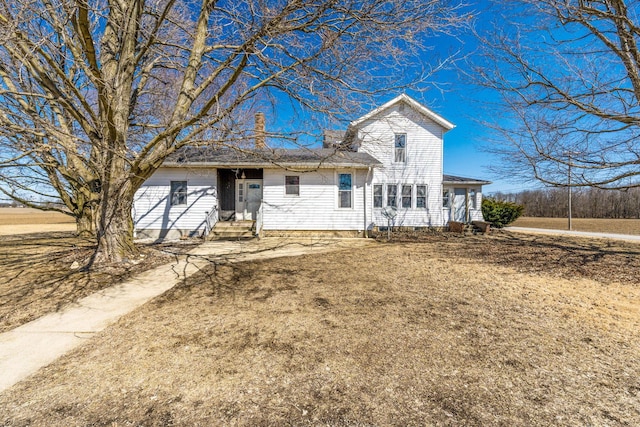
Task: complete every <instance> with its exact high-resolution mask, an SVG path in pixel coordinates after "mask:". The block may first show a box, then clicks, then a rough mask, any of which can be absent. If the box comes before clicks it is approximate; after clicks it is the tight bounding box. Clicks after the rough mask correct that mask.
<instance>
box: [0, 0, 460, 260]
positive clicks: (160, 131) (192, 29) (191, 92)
mask: <svg viewBox="0 0 640 427" xmlns="http://www.w3.org/2000/svg"><path fill="white" fill-rule="evenodd" d="M458 12H459V10H458V8H457V7H456V6H455V5H452V4H451V3H449V2H448V1H444V0H443V1H438V0H364V1H361V0H357V1H356V0H329V1H326V0H322V1H321V0H288V1H284V0H273V1H270V0H268V1H264V0H240V1H227V0H219V1H215V0H202V1H200V2H185V1H181V0H152V1H144V0H130V1H126V2H116V1H111V0H98V1H95V2H88V1H86V0H36V1H25V0H8V1H5V2H2V3H1V4H0V28H1V29H0V40H2V44H1V45H0V153H1V156H0V162H1V163H0V169H1V170H2V174H0V179H3V180H4V182H5V184H4V187H0V188H4V190H5V191H6V192H8V193H10V194H12V195H13V196H14V197H23V196H22V195H23V194H25V193H26V192H27V191H36V192H41V193H47V192H50V193H52V194H54V195H56V196H57V197H59V198H60V199H62V200H63V201H64V202H65V204H66V206H67V207H68V208H70V209H72V210H73V212H74V215H77V218H78V219H79V220H82V219H83V218H84V219H85V220H86V217H87V216H90V218H89V221H93V222H94V223H95V224H96V232H97V240H98V251H97V253H96V260H98V261H107V262H116V261H121V260H123V259H126V258H129V257H132V256H135V255H136V248H135V245H134V244H133V223H132V218H131V208H132V204H133V197H134V193H135V191H136V190H137V189H138V188H139V187H140V185H141V184H142V183H143V182H144V181H145V179H147V178H148V177H149V176H150V175H151V174H152V173H153V172H154V171H155V170H156V169H157V168H158V167H159V166H160V165H161V164H162V162H163V161H164V159H165V158H166V157H167V156H168V155H170V154H172V153H173V152H175V151H176V150H178V149H179V148H181V147H183V146H185V145H199V144H202V145H204V144H227V145H234V144H235V141H241V140H242V139H243V137H244V136H245V135H246V128H244V125H245V124H246V123H243V121H242V120H240V118H241V117H242V116H243V115H246V114H247V112H248V111H250V110H252V108H255V106H256V105H261V106H262V107H264V105H265V103H269V102H270V103H274V104H275V103H282V102H288V103H291V104H293V105H297V106H298V107H300V108H303V109H305V110H306V111H309V112H316V113H323V114H329V115H339V114H344V113H345V112H348V111H350V110H351V109H353V108H354V106H356V105H358V103H359V102H361V101H362V100H363V99H366V97H367V96H372V95H373V94H375V93H379V92H380V91H388V90H393V91H397V90H399V89H401V88H402V87H404V86H405V85H407V84H411V83H415V82H416V81H417V80H419V79H420V78H423V77H424V75H425V74H426V72H427V71H428V70H426V69H425V68H424V67H420V59H421V56H422V55H423V53H424V50H425V48H426V47H427V42H428V37H429V35H431V34H434V33H440V32H446V31H452V30H453V29H455V28H456V27H458V26H460V25H462V24H464V23H465V22H466V17H465V16H463V15H460V14H459V13H458ZM399 75H402V76H404V77H407V78H406V79H403V80H402V81H401V82H399V79H398V76H399ZM412 76H413V78H412ZM29 180H32V181H29ZM28 182H33V183H38V185H30V184H28ZM7 183H8V184H11V189H9V187H7ZM25 183H27V184H25ZM20 190H23V191H20Z"/></svg>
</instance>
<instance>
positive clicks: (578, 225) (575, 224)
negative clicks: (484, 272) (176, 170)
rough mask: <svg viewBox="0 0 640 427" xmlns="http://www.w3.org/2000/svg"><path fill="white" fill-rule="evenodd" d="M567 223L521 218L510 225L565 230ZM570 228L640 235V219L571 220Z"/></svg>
mask: <svg viewBox="0 0 640 427" xmlns="http://www.w3.org/2000/svg"><path fill="white" fill-rule="evenodd" d="M567 222H568V221H567V218H534V217H521V218H518V220H517V221H516V222H515V223H513V224H512V225H514V226H516V227H532V228H548V229H555V230H566V229H567ZM571 228H572V229H573V230H574V231H589V232H594V233H617V234H633V235H640V219H602V218H572V219H571Z"/></svg>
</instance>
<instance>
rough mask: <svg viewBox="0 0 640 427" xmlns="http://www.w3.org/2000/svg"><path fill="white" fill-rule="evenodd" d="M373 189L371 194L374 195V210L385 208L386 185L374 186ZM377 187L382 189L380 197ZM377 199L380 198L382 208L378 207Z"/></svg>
mask: <svg viewBox="0 0 640 427" xmlns="http://www.w3.org/2000/svg"><path fill="white" fill-rule="evenodd" d="M372 187H373V188H372V189H371V194H372V195H373V208H374V209H382V208H384V184H373V186H372ZM376 187H378V188H380V194H379V196H377V195H376ZM376 197H380V206H376Z"/></svg>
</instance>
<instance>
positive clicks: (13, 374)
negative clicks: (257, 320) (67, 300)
mask: <svg viewBox="0 0 640 427" xmlns="http://www.w3.org/2000/svg"><path fill="white" fill-rule="evenodd" d="M370 244H373V242H372V241H371V240H368V239H310V238H307V239H280V238H265V239H261V240H251V241H242V242H238V241H235V242H223V241H217V242H207V243H203V244H202V245H200V246H198V247H197V248H195V249H193V250H191V251H190V252H189V253H188V254H187V255H184V256H181V257H180V258H179V260H178V261H176V262H173V263H170V264H165V265H162V266H160V267H157V268H154V269H152V270H148V271H145V272H143V273H141V274H139V275H137V276H135V277H133V278H132V279H130V280H127V281H126V282H124V283H120V284H118V285H115V286H113V287H111V288H108V289H104V290H102V291H100V292H96V293H95V294H93V295H90V296H88V297H86V298H83V299H82V300H80V301H77V302H76V303H73V304H70V305H69V306H67V307H65V308H63V309H62V310H60V311H59V312H55V313H50V314H47V315H45V316H43V317H41V318H39V319H37V320H34V321H32V322H29V323H27V324H25V325H22V326H20V327H17V328H15V329H13V330H11V331H9V332H5V333H3V334H0V392H2V391H3V390H6V389H7V388H9V387H11V386H12V385H14V384H15V383H17V382H19V381H21V380H22V379H24V378H26V377H27V376H29V375H31V374H33V373H34V372H36V371H37V370H38V369H40V368H41V367H43V366H46V365H48V364H49V363H51V362H53V361H54V360H56V359H57V358H58V357H60V356H61V355H63V354H65V353H66V352H68V351H70V350H72V349H73V348H75V347H78V346H79V345H82V344H84V343H86V342H88V341H89V340H90V339H91V337H92V336H93V335H94V334H95V333H97V332H99V331H102V330H103V329H105V328H106V327H107V326H109V325H111V324H113V323H114V322H116V321H117V320H118V319H119V318H120V317H121V316H124V315H125V314H127V313H129V312H130V311H132V310H134V309H135V308H137V307H139V306H140V305H142V304H144V303H146V302H147V301H149V300H151V299H152V298H154V297H156V296H158V295H160V294H162V293H164V292H166V291H167V290H169V289H171V288H172V287H173V286H175V285H176V284H177V283H179V282H180V281H181V280H183V279H185V278H186V277H188V276H190V275H192V274H193V273H195V272H197V271H198V270H199V269H201V268H204V267H206V266H207V265H208V264H210V263H211V262H239V261H249V260H254V259H267V258H276V257H282V256H296V255H302V254H307V253H323V252H329V251H334V250H338V249H345V248H355V247H362V246H365V245H370Z"/></svg>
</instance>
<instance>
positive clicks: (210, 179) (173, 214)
mask: <svg viewBox="0 0 640 427" xmlns="http://www.w3.org/2000/svg"><path fill="white" fill-rule="evenodd" d="M171 181H187V191H188V194H187V204H186V205H181V206H171V204H170V203H169V192H170V191H171ZM216 181H217V173H216V169H215V168H188V167H183V168H166V167H162V168H160V169H158V170H157V171H156V172H155V173H154V174H153V175H152V176H151V177H150V178H149V179H148V180H147V181H146V182H145V183H144V184H143V185H142V187H140V189H139V190H138V191H137V192H136V195H135V201H134V224H135V228H136V230H145V231H155V230H158V231H159V230H164V231H167V230H172V231H175V232H178V233H179V235H195V234H201V233H202V232H203V231H204V224H205V219H206V212H208V211H211V210H212V209H214V208H215V206H217V200H216V194H217V193H216V185H217V182H216ZM174 235H175V233H174Z"/></svg>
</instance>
